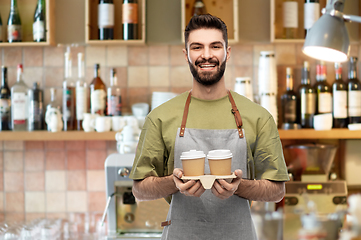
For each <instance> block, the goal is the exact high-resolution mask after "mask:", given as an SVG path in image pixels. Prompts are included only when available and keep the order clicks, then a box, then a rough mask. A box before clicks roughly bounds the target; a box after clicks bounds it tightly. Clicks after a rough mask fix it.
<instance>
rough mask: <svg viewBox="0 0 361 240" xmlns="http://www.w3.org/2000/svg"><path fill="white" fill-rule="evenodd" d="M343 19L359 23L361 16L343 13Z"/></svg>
mask: <svg viewBox="0 0 361 240" xmlns="http://www.w3.org/2000/svg"><path fill="white" fill-rule="evenodd" d="M343 19H344V20H345V21H346V22H357V23H361V17H359V16H354V15H346V14H343Z"/></svg>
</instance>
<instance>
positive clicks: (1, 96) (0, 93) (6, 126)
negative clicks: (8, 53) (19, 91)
mask: <svg viewBox="0 0 361 240" xmlns="http://www.w3.org/2000/svg"><path fill="white" fill-rule="evenodd" d="M7 71H8V69H7V67H5V66H2V67H1V73H2V76H1V87H0V115H1V116H0V118H1V124H0V131H5V130H11V128H10V127H11V123H10V106H11V92H10V88H9V86H8V73H7Z"/></svg>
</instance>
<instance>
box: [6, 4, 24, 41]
mask: <svg viewBox="0 0 361 240" xmlns="http://www.w3.org/2000/svg"><path fill="white" fill-rule="evenodd" d="M21 39H22V36H21V20H20V14H19V9H18V2H17V0H11V5H10V13H9V18H8V42H9V43H12V42H21Z"/></svg>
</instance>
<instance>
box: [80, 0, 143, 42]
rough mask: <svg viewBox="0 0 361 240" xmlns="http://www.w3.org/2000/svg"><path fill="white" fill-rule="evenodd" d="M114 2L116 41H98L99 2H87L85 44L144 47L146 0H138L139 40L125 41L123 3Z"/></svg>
mask: <svg viewBox="0 0 361 240" xmlns="http://www.w3.org/2000/svg"><path fill="white" fill-rule="evenodd" d="M113 2H114V39H112V40H99V39H98V3H99V1H98V0H86V2H85V43H86V44H89V45H144V44H145V0H138V36H139V39H135V40H124V39H123V26H122V17H123V16H122V5H123V4H122V3H123V1H113Z"/></svg>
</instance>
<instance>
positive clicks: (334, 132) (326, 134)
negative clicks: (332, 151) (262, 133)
mask: <svg viewBox="0 0 361 240" xmlns="http://www.w3.org/2000/svg"><path fill="white" fill-rule="evenodd" d="M278 132H279V135H280V138H281V139H296V140H301V139H361V131H350V130H348V129H347V128H345V129H331V130H327V131H316V130H314V129H300V130H282V129H279V130H278Z"/></svg>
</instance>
